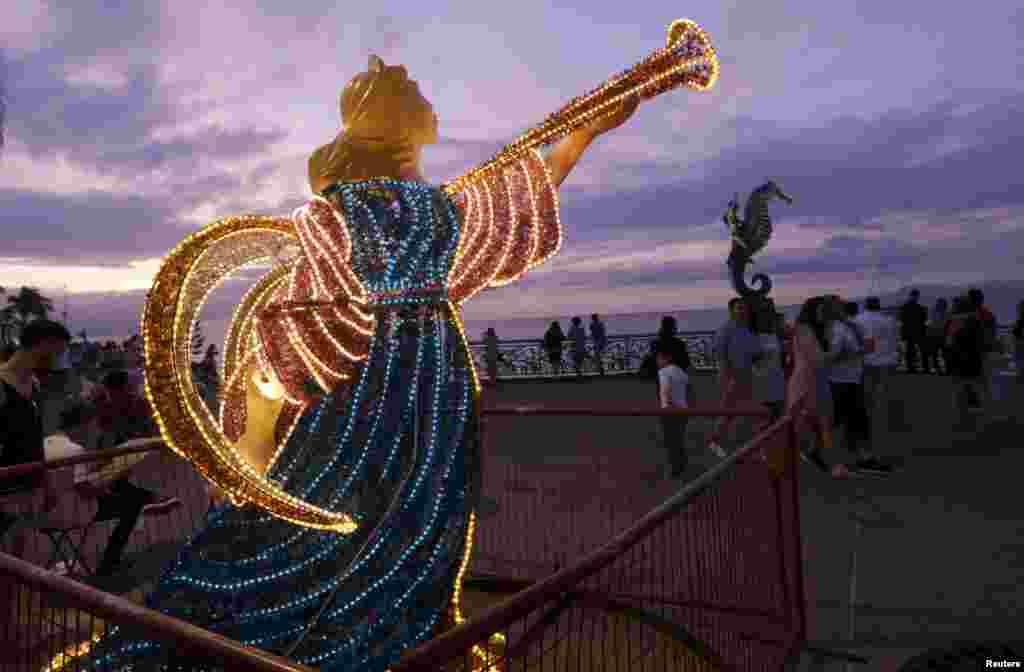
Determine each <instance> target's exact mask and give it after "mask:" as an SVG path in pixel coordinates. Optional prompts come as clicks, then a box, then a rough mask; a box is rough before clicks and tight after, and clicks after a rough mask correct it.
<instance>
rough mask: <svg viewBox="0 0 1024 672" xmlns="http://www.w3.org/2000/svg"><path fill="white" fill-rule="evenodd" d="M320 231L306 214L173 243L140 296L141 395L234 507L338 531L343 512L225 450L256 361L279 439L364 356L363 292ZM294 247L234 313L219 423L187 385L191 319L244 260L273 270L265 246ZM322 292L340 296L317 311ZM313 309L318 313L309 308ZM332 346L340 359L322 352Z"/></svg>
mask: <svg viewBox="0 0 1024 672" xmlns="http://www.w3.org/2000/svg"><path fill="white" fill-rule="evenodd" d="M321 207H328V208H329V206H321ZM339 228H340V229H341V230H343V227H339ZM321 234H322V232H318V231H315V230H311V229H310V227H309V222H308V209H305V210H301V211H298V212H297V213H296V214H295V216H294V217H293V218H290V219H289V218H284V217H260V216H242V217H230V218H227V219H222V220H219V221H217V222H214V223H213V224H211V225H209V226H207V227H205V228H204V229H202V230H200V231H198V232H196V233H195V234H192V235H191V236H189V237H188V238H186V239H185V240H184V241H182V242H181V243H180V244H179V245H178V246H177V247H176V248H175V249H174V250H173V251H172V252H171V253H170V254H169V255H168V256H167V258H166V259H165V261H164V263H163V264H162V265H161V268H160V270H159V271H158V272H157V276H156V278H155V280H154V282H153V286H152V288H151V290H150V292H149V295H148V296H147V299H146V306H145V309H144V312H143V319H142V334H143V339H144V341H143V342H144V349H145V377H146V396H147V398H148V400H149V402H150V406H151V407H152V410H153V413H154V416H155V418H156V420H157V424H158V425H159V427H160V431H161V434H162V435H163V437H164V440H165V441H166V443H167V445H168V446H169V447H170V448H171V449H172V450H174V451H175V452H177V453H178V454H180V455H182V456H183V457H185V458H187V459H189V460H190V461H191V462H192V463H193V464H194V465H195V467H196V469H197V470H198V471H199V472H200V473H201V474H202V475H203V476H204V477H206V478H207V479H208V480H210V481H211V482H213V483H214V484H215V485H217V486H218V487H219V488H221V489H222V490H223V491H225V492H226V493H228V494H229V496H230V497H231V498H232V499H233V500H234V501H235V502H236V503H249V502H251V503H255V504H258V505H260V506H261V507H262V508H265V509H267V510H270V511H273V512H274V514H275V515H278V516H280V517H282V518H285V519H287V520H290V521H292V522H295V523H297V524H301V525H305V526H307V527H315V528H321V529H330V530H335V531H339V532H343V533H345V532H351V531H352V530H354V529H355V523H354V521H353V520H352V519H351V518H350V517H349V516H347V515H346V514H342V513H336V512H332V511H327V510H324V509H321V508H319V507H316V506H313V505H310V504H309V503H307V502H304V501H302V500H299V499H297V498H295V497H293V496H291V495H289V494H288V493H286V492H284V491H283V490H281V488H279V487H278V486H277V485H276V484H274V483H272V482H270V481H268V480H267V479H265V478H264V477H263V475H262V474H259V473H256V470H255V469H254V468H253V467H252V466H251V465H249V464H248V463H247V462H246V461H245V459H244V458H243V457H242V456H240V455H239V454H238V453H237V452H236V451H235V450H234V449H233V447H232V446H233V442H234V440H235V439H237V436H238V434H239V433H240V431H241V427H243V426H244V421H245V417H244V394H245V382H246V381H245V372H246V371H248V365H249V364H250V363H252V362H253V361H254V360H258V361H259V362H260V363H261V364H262V365H263V366H264V367H269V368H270V369H271V370H273V371H274V373H275V374H276V375H277V377H278V379H279V380H280V381H281V383H282V385H284V387H285V390H286V395H287V398H288V404H287V406H286V410H285V412H284V414H283V416H284V417H283V420H282V422H281V423H279V425H278V438H279V439H281V440H283V439H284V438H287V433H288V427H289V426H290V424H293V423H294V420H295V418H297V417H298V416H299V414H300V413H301V412H302V410H303V409H304V408H305V406H306V404H307V403H309V401H310V400H311V399H312V398H313V397H314V396H315V391H314V390H310V386H308V385H307V384H306V383H307V382H308V378H309V377H313V378H315V379H316V381H317V383H318V384H323V385H330V384H331V383H332V382H333V383H338V382H342V381H344V380H345V379H346V377H347V376H348V375H350V374H351V372H352V371H353V370H354V369H355V367H356V366H357V364H358V361H359V359H360V354H362V356H365V344H366V343H368V341H369V336H368V333H369V329H370V327H369V326H367V324H368V322H370V323H372V318H371V317H370V316H369V315H367V314H366V313H365V312H363V311H361V310H360V307H359V304H360V300H361V296H362V294H361V291H362V288H361V287H360V286H359V284H358V282H355V278H354V277H353V276H351V272H350V271H349V272H348V275H346V270H347V263H345V262H347V261H348V258H347V251H346V250H345V249H344V244H343V243H342V244H341V249H338V246H339V243H338V242H337V241H333V243H332V244H333V247H332V248H323V247H322V246H321V245H322V243H323V242H324V240H323V236H322V235H321ZM296 244H298V245H300V246H301V247H302V250H303V254H302V255H301V256H296V257H294V258H293V259H290V260H286V261H284V262H283V263H278V265H277V266H275V267H274V268H273V269H272V270H271V271H270V272H269V273H267V274H266V275H264V276H263V278H261V279H260V280H259V281H258V282H257V283H256V285H255V286H254V287H253V288H252V289H251V290H250V291H249V292H248V293H247V294H246V296H245V298H244V299H243V300H242V302H241V303H240V304H239V306H238V308H237V309H236V311H235V316H234V320H233V322H232V325H231V327H230V329H229V332H228V338H227V340H226V343H225V348H224V357H225V367H224V382H225V384H224V390H225V392H224V397H223V401H222V407H223V411H222V417H221V419H220V421H218V420H217V419H215V418H214V417H213V415H212V414H211V413H210V411H209V410H208V409H207V408H206V406H205V405H204V404H203V403H202V401H201V399H200V397H199V394H198V392H197V390H196V388H195V384H194V382H193V380H192V375H191V353H190V348H189V347H188V346H189V344H190V342H191V334H192V329H193V325H194V324H195V321H196V316H197V315H198V314H199V312H200V311H201V309H202V305H203V302H204V300H205V298H206V297H207V296H208V295H209V293H210V292H211V291H213V289H214V288H216V287H217V286H218V285H220V284H221V283H222V282H224V280H226V279H227V278H228V277H230V276H231V275H233V274H234V273H236V272H237V271H239V270H240V269H242V268H244V267H246V266H248V265H250V264H254V263H258V262H266V261H278V262H281V259H280V257H279V256H278V255H275V254H268V250H282V249H283V248H285V247H287V246H295V245H296ZM332 255H334V256H332ZM346 283H347V284H346ZM326 296H330V297H335V298H337V297H341V299H340V300H337V301H335V302H333V303H332V305H330V306H326V307H325V306H323V305H322V304H324V303H325V301H326V300H325V298H324V297H326ZM311 305H317V306H318V307H319V308H321V310H315V311H313V310H309V308H310V306H311ZM316 339H320V340H319V341H318V340H316ZM310 344H316V345H322V346H323V349H318V352H319V353H320V354H319V355H317V353H311V352H310V350H311V347H310ZM361 344H363V347H364V349H363V350H362V351H360V349H359V348H360V345H361ZM314 347H316V346H315V345H314ZM332 349H333V352H334V353H338V355H339V356H338V357H336V358H335V357H333V356H331V355H330V353H332ZM323 353H328V354H327V355H326V356H325V355H324V354H323ZM340 353H344V354H345V356H341V354H340ZM311 354H312V355H316V356H311ZM324 360H328V361H326V362H325V361H324ZM339 362H340V363H339ZM239 397H241V399H240V398H239ZM282 427H284V429H282Z"/></svg>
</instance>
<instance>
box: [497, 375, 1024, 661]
mask: <svg viewBox="0 0 1024 672" xmlns="http://www.w3.org/2000/svg"><path fill="white" fill-rule="evenodd" d="M695 379H696V385H697V392H698V403H699V402H700V401H701V400H703V401H705V403H713V402H714V399H715V398H716V396H717V393H716V391H715V385H714V382H713V379H712V378H711V377H710V376H701V375H698V376H695ZM951 390H952V386H951V383H950V380H949V379H948V378H941V377H930V376H911V375H901V376H898V377H897V378H895V380H894V389H893V398H894V399H896V400H898V401H897V402H896V403H894V404H893V409H892V413H891V414H890V422H888V423H887V424H888V425H889V426H888V427H885V428H882V427H878V428H876V450H877V452H878V453H879V454H880V455H883V456H887V457H890V458H893V459H896V460H899V461H902V463H903V465H904V469H903V470H902V471H900V472H898V473H896V474H894V475H892V476H890V477H889V478H886V479H878V478H859V479H851V480H849V481H835V480H832V479H831V478H830V477H828V476H826V475H825V474H822V473H821V472H820V471H817V470H816V469H815V468H813V467H808V466H806V465H805V466H804V467H803V468H802V471H801V506H802V511H801V515H802V527H803V536H804V547H805V576H806V587H807V601H808V605H807V606H808V625H809V631H810V639H811V640H812V642H816V643H820V644H821V645H823V646H825V647H828V648H836V649H845V650H849V651H858V652H861V653H864V654H865V655H868V656H870V657H871V658H872V663H871V665H869V666H867V667H866V668H861V669H871V670H895V669H896V668H897V667H898V666H899V664H900V663H901V662H903V661H905V660H906V659H907V658H909V657H911V656H912V655H914V654H915V653H917V652H920V651H923V650H926V649H929V648H933V647H940V646H943V645H945V644H947V643H948V642H950V641H953V640H987V641H991V640H1008V641H1020V640H1024V627H1022V620H1021V619H1020V617H1019V616H1018V613H1017V612H1018V605H1020V604H1021V603H1024V516H1022V514H1024V504H1022V501H1021V499H1020V495H1019V493H1020V479H1021V474H1022V473H1024V422H1022V419H1021V418H1022V417H1024V413H1022V411H1021V409H1024V391H1022V388H1021V386H1019V385H1017V386H1015V387H1013V388H1012V389H1011V392H1010V396H1009V397H1008V398H1006V399H1004V400H1003V401H1002V402H1001V404H1000V405H999V409H998V410H997V415H998V414H1002V415H1010V416H1012V415H1013V413H1014V412H1015V411H1016V413H1017V419H1013V418H1012V417H1011V418H1003V419H1000V420H997V421H995V422H993V423H991V424H989V426H987V427H985V428H982V429H980V430H978V429H975V430H972V431H963V430H961V431H954V428H953V427H952V416H953V413H952V409H951V405H952V401H951V399H952V391H951ZM485 399H486V401H487V402H488V403H497V404H502V405H504V404H524V405H533V404H545V403H548V404H552V405H573V406H576V405H587V404H593V405H601V406H609V405H615V404H623V405H630V406H635V405H637V404H643V403H648V402H650V403H651V404H652V405H653V404H654V389H653V383H651V382H649V381H641V380H638V379H636V378H632V377H630V378H628V379H627V378H609V379H597V378H588V379H585V380H583V381H580V382H575V381H542V382H508V383H502V384H501V385H500V386H499V388H498V389H497V390H494V391H488V392H487V393H486V396H485ZM708 429H709V424H708V421H704V420H694V421H691V426H690V431H689V442H688V443H689V452H690V456H691V463H692V470H693V471H694V473H698V472H699V471H700V470H701V469H702V468H705V467H706V466H708V465H710V464H712V463H713V461H714V458H712V457H710V456H707V455H705V454H703V453H704V451H703V445H704V437H705V436H706V433H707V431H708ZM495 430H497V431H495ZM488 446H489V451H490V452H493V454H494V455H495V456H496V457H497V458H498V459H501V460H502V461H504V460H509V461H513V460H514V461H515V462H517V463H521V464H524V465H533V466H534V467H535V468H537V469H538V470H539V469H543V468H544V467H546V466H547V467H556V465H571V464H573V463H579V462H581V461H582V462H585V461H587V460H588V459H591V458H593V459H595V460H596V459H598V456H601V455H604V456H615V455H618V456H619V457H629V458H630V459H633V460H635V463H636V464H637V469H638V470H639V471H640V472H642V473H643V474H644V476H643V477H641V478H638V479H636V480H632V481H629V482H630V483H632V484H633V485H634V486H635V489H634V490H632V491H631V489H630V488H628V487H626V483H627V482H626V481H624V480H622V479H619V483H620V486H619V491H618V492H617V493H615V494H612V495H610V494H609V493H607V492H604V493H602V494H601V496H602V497H609V496H614V497H620V498H621V500H622V502H623V503H624V505H625V503H626V502H629V501H630V500H635V499H641V500H645V501H646V500H647V498H648V497H649V496H650V494H651V492H652V490H658V491H660V490H661V489H662V488H661V487H660V486H661V483H659V481H658V479H657V472H658V470H659V468H660V467H661V466H662V465H663V463H664V457H663V455H662V451H661V448H660V446H659V444H658V440H657V431H656V421H655V420H654V419H653V418H614V419H606V418H551V417H546V418H504V419H501V420H500V421H499V422H497V423H495V424H494V425H493V426H492V429H491V431H490V437H489V439H488ZM847 457H848V456H847V455H846V454H845V453H844V452H841V451H840V449H837V450H836V451H835V452H834V453H833V454H832V455H828V456H826V459H828V460H829V461H830V462H833V461H838V460H845V459H846V458H847ZM857 512H860V517H861V518H862V519H863V520H864V521H865V522H864V523H863V525H862V526H861V527H860V531H859V533H858V529H857V526H858V523H856V522H855V520H854V518H855V517H856V516H855V514H856V513H857ZM854 550H856V553H857V568H856V572H855V577H856V602H857V603H858V606H857V608H856V610H855V616H856V628H855V633H854V636H853V638H852V641H851V639H850V637H849V634H850V633H849V616H850V614H849V609H848V606H849V602H850V599H849V598H850V590H851V581H850V579H851V555H852V553H853V551H854ZM838 665H839V664H838V663H834V664H832V665H830V666H829V668H827V669H838Z"/></svg>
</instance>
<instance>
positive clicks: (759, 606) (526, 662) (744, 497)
mask: <svg viewBox="0 0 1024 672" xmlns="http://www.w3.org/2000/svg"><path fill="white" fill-rule="evenodd" d="M503 412H505V413H515V414H517V415H521V416H522V415H541V414H548V415H552V414H563V415H583V414H586V415H591V416H593V415H606V416H615V415H625V414H627V413H623V412H622V411H619V412H618V413H616V412H614V411H609V412H603V413H594V412H585V413H584V412H581V411H579V410H576V411H573V410H566V409H562V410H559V409H543V410H541V409H534V410H522V409H511V410H505V411H503V410H501V409H494V410H490V413H492V414H499V413H503ZM628 414H630V415H632V414H635V413H633V412H629V413H628ZM644 414H650V415H657V414H658V412H657V411H653V412H651V411H649V412H644ZM715 414H716V415H718V414H719V413H715ZM691 415H701V413H693V414H691ZM526 421H528V420H526ZM795 450H796V448H795V441H794V437H793V433H792V423H791V421H790V420H789V419H788V418H786V419H783V420H782V421H779V422H778V423H776V424H775V425H773V426H772V427H770V428H768V429H767V430H765V431H764V432H763V433H761V434H760V435H759V436H758V437H757V438H756V439H755V440H754V441H752V442H750V443H748V444H747V445H746V446H745V447H744V448H742V449H740V450H739V451H737V452H736V453H735V454H733V455H732V456H730V457H729V458H727V459H725V460H723V461H722V462H720V463H719V464H717V465H716V466H714V467H713V468H711V469H710V470H708V471H706V472H704V474H703V475H701V476H699V477H698V478H696V479H695V480H693V481H691V482H690V483H688V484H686V485H685V486H683V487H682V488H681V489H678V490H677V491H675V492H674V494H672V495H671V496H669V497H668V498H667V499H665V500H664V501H663V503H661V504H660V505H659V506H657V507H656V508H654V509H653V510H652V511H650V512H649V513H647V514H646V515H644V516H642V517H641V518H640V519H639V520H638V522H635V523H633V524H631V525H629V526H627V527H626V528H625V529H622V530H619V531H617V532H615V533H613V534H606V536H605V537H604V538H603V539H602V540H601V541H600V543H599V544H597V545H596V548H594V549H593V550H590V551H589V552H586V553H583V554H580V555H577V556H576V557H574V558H572V559H571V562H570V563H569V564H568V565H562V566H561V568H560V569H558V571H556V572H554V573H553V574H547V575H543V570H544V569H546V568H547V565H548V564H549V563H551V562H552V558H551V557H550V556H547V557H546V556H545V553H544V552H543V548H544V547H545V546H544V545H543V544H541V545H540V546H538V547H537V548H536V549H535V550H537V551H540V553H539V555H540V562H539V563H538V564H541V565H544V567H543V568H540V569H539V570H534V565H529V564H522V565H520V568H521V569H523V570H525V572H526V574H527V575H529V574H531V573H534V572H536V573H537V577H538V578H537V580H530V579H522V580H518V581H517V580H515V579H514V576H508V575H507V574H505V575H504V576H481V575H477V576H475V577H473V578H472V579H471V581H470V582H469V583H468V584H467V588H469V589H475V590H478V591H487V590H493V591H495V592H497V593H509V592H512V591H516V590H518V591H519V592H516V593H515V594H514V596H513V597H511V598H509V599H507V600H506V601H504V602H501V603H500V604H497V605H496V606H493V607H492V608H491V609H489V610H487V611H485V612H484V613H482V614H481V615H479V616H477V617H475V618H473V619H472V620H470V621H468V622H465V623H463V624H462V625H460V626H458V627H456V628H455V629H453V630H451V631H449V632H448V633H446V634H444V635H442V636H440V637H438V638H436V639H434V640H432V641H430V642H429V643H427V644H426V645H424V646H422V647H420V648H419V649H417V650H415V651H413V652H411V653H410V654H409V655H408V656H407V657H406V658H405V659H404V660H403V661H402V662H401V663H399V664H398V665H397V666H395V667H394V668H393V670H392V672H414V671H426V670H445V671H446V672H453V671H463V670H465V671H469V670H477V671H482V670H493V671H498V670H501V671H502V672H510V671H512V670H563V669H570V670H576V669H579V670H623V671H625V670H677V669H694V670H702V669H707V670H712V669H714V670H719V669H731V670H780V669H783V666H784V664H785V663H786V662H787V661H790V660H792V659H793V657H794V656H796V655H797V654H798V652H799V650H800V647H801V645H802V643H803V641H804V637H805V633H806V625H805V623H804V607H803V588H802V586H803V582H802V573H801V550H800V549H801V541H800V524H799V514H798V511H799V506H798V497H799V494H798V490H797V481H796V466H795ZM766 453H767V454H768V455H769V456H770V457H769V459H770V462H771V464H770V463H769V462H766V461H764V460H763V459H762V456H763V455H764V454H766ZM772 464H774V465H775V467H776V468H775V469H773V468H772ZM608 466H615V467H618V469H619V470H620V471H621V470H623V469H625V470H626V471H629V467H628V465H625V464H618V465H608ZM485 469H486V470H490V469H491V467H490V466H486V467H485ZM601 471H603V470H601ZM633 471H634V472H635V469H634V470H633ZM579 477H580V478H581V479H583V480H585V481H586V482H587V485H588V487H590V486H591V485H592V483H593V482H592V481H590V480H586V479H590V478H592V477H593V474H587V473H584V474H580V476H579ZM596 485H599V483H597V484H596ZM674 487H676V488H678V487H679V484H678V483H677V484H676V485H675V486H674ZM598 489H599V488H598ZM595 499H596V500H600V499H601V495H600V494H598V493H595V494H594V495H593V496H592V497H591V500H595ZM601 511H602V506H601V505H600V502H597V503H592V505H591V507H590V513H591V516H593V515H594V514H598V515H599V514H600V513H601ZM579 514H580V511H577V512H575V515H577V516H578V515H579ZM523 515H524V516H528V515H529V512H523ZM573 516H574V512H573V511H571V510H569V511H563V512H561V517H564V518H566V519H572V518H573ZM559 517H560V514H559V512H558V511H557V510H554V511H552V510H550V509H549V510H545V511H544V517H543V518H540V517H537V518H534V519H533V521H532V527H533V528H540V529H541V531H539V532H537V531H536V529H535V534H533V537H534V538H535V539H540V540H547V548H558V547H559V543H558V539H560V538H564V535H560V534H559V533H558V531H557V528H558V526H559V525H558V522H557V519H558V518H559ZM482 525H486V519H484V522H483V523H482ZM605 526H606V528H610V527H614V525H611V524H608V523H605ZM491 527H492V531H496V528H498V527H499V526H498V525H495V524H492V525H491ZM594 527H595V528H596V527H600V526H599V525H598V526H594ZM521 529H522V528H520V529H517V530H516V532H515V533H519V532H520V531H521ZM595 531H596V530H595ZM483 534H484V533H483V532H482V533H481V535H483ZM510 534H511V532H510V530H509V529H507V528H505V535H506V536H509V535H510ZM595 538H597V537H596V536H595ZM526 545H527V546H528V545H529V544H526ZM487 546H488V545H487V543H486V541H485V540H482V541H481V547H482V548H481V552H482V553H486V549H487ZM563 549H564V546H563ZM565 550H571V549H565ZM508 567H509V565H507V564H506V565H505V566H504V568H505V569H506V571H507V570H508Z"/></svg>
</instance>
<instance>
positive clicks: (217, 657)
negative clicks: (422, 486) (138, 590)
mask: <svg viewBox="0 0 1024 672" xmlns="http://www.w3.org/2000/svg"><path fill="white" fill-rule="evenodd" d="M0 608H2V609H3V610H4V618H3V619H2V620H0V647H2V648H0V651H2V654H0V671H2V672H42V671H45V672H56V670H78V669H84V668H81V666H80V665H79V664H78V662H79V661H78V660H77V658H76V656H80V655H84V654H86V653H88V651H89V647H90V645H91V644H92V643H93V642H95V641H98V640H99V639H100V638H102V637H103V636H104V635H105V634H107V633H110V632H112V631H114V629H118V630H121V631H125V630H130V631H135V632H138V633H139V635H140V638H141V639H144V640H150V641H157V642H161V643H163V644H168V645H170V646H167V647H166V650H169V651H171V652H172V654H171V655H172V656H173V659H169V660H166V661H164V662H165V663H166V665H167V667H164V668H162V669H168V670H176V669H177V670H193V669H203V670H223V671H224V672H228V671H234V670H238V671H242V670H245V671H246V672H312V670H311V669H310V668H308V667H305V666H302V665H297V664H295V663H292V662H291V661H288V660H285V659H284V658H281V657H279V656H274V655H271V654H269V653H266V652H265V651H261V650H259V649H255V648H253V647H250V646H244V645H242V644H239V643H238V642H234V641H232V640H230V639H226V638H224V637H221V636H219V635H216V634H214V633H211V632H209V631H207V630H203V629H202V628H198V627H196V626H194V625H191V624H189V623H186V622H184V621H180V620H177V619H174V618H171V617H169V616H165V615H163V614H160V613H158V612H156V611H153V610H151V609H146V608H145V607H142V606H140V605H138V604H136V603H135V602H131V601H128V600H126V599H123V598H120V597H117V596H114V595H110V594H108V593H104V592H101V591H99V590H96V589H95V588H91V587H89V586H87V585H84V584H81V583H79V582H77V581H73V580H71V579H68V578H66V577H62V576H58V575H56V574H54V573H53V572H50V571H47V570H45V569H43V568H41V567H37V566H35V565H33V564H31V563H29V562H26V561H24V560H19V559H18V558H14V557H11V556H9V555H6V554H4V553H0Z"/></svg>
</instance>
